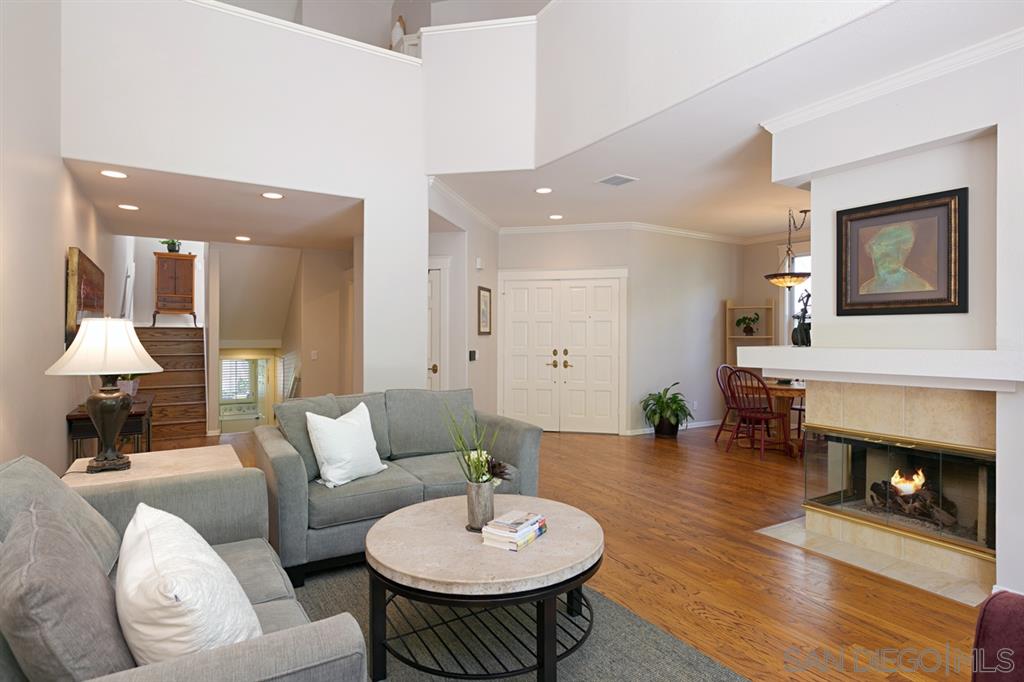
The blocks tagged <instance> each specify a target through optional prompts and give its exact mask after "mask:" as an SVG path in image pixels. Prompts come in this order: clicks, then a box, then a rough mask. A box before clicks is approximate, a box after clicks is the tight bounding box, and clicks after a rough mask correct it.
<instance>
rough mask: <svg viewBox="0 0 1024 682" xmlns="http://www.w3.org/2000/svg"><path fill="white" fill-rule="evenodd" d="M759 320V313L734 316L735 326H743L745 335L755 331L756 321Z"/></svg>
mask: <svg viewBox="0 0 1024 682" xmlns="http://www.w3.org/2000/svg"><path fill="white" fill-rule="evenodd" d="M760 321H761V314H760V313H754V314H753V315H742V316H740V317H737V318H736V326H737V327H742V328H743V333H744V334H746V335H747V336H753V335H754V334H755V333H756V332H757V326H756V325H757V323H758V322H760Z"/></svg>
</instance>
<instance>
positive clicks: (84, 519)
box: [0, 457, 366, 682]
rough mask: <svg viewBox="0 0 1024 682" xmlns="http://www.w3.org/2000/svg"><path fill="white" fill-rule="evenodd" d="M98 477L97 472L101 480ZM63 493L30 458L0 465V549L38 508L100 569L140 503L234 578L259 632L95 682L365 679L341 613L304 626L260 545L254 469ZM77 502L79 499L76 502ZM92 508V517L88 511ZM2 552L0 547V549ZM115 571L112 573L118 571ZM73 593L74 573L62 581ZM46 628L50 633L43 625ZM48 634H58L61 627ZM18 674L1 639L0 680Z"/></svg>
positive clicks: (359, 652) (261, 500) (358, 636)
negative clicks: (57, 517)
mask: <svg viewBox="0 0 1024 682" xmlns="http://www.w3.org/2000/svg"><path fill="white" fill-rule="evenodd" d="M99 475H102V474H99ZM78 490H79V491H81V495H79V493H78V492H76V491H75V490H72V489H70V488H68V487H67V486H66V485H65V484H64V483H63V481H61V480H59V479H58V478H57V477H56V476H55V475H54V474H53V473H52V472H50V471H49V469H47V468H46V467H45V466H43V465H42V464H40V463H39V462H36V461H35V460H32V459H30V458H28V457H20V458H18V459H15V460H12V461H9V462H3V463H0V542H2V541H3V539H4V538H5V537H6V536H7V532H8V530H9V529H10V527H11V523H12V522H13V520H14V518H15V517H16V516H17V514H18V513H20V512H21V511H23V510H25V509H28V508H29V507H30V506H31V505H32V504H33V503H41V504H44V505H47V506H48V507H49V508H51V509H53V510H54V511H56V512H59V513H60V514H61V515H62V517H63V518H66V519H68V520H69V525H71V526H72V527H73V528H75V530H77V531H78V534H79V535H80V536H81V537H82V538H83V539H84V540H85V541H86V542H87V543H88V544H90V545H92V546H94V547H97V548H101V549H97V551H101V550H102V553H103V555H104V556H105V557H106V564H105V565H104V566H103V569H104V570H106V567H107V565H112V564H114V562H115V561H116V559H117V550H118V548H119V546H120V538H121V534H122V533H123V532H124V529H125V527H126V526H127V525H128V522H129V521H130V520H131V518H132V516H133V515H134V512H135V508H136V507H137V506H138V504H139V503H140V502H145V503H146V504H148V505H150V506H152V507H156V508H158V509H163V510H165V511H168V512H170V513H172V514H175V515H177V516H179V517H181V518H182V519H184V520H185V521H187V522H188V523H189V524H190V525H192V527H193V528H195V529H196V530H197V531H198V532H199V533H200V534H201V535H202V536H203V537H204V538H205V539H206V540H207V542H209V543H210V544H211V545H213V548H214V549H215V550H216V551H217V553H218V554H219V555H220V556H221V557H222V558H223V559H224V561H225V562H226V563H227V564H228V566H229V567H230V568H231V570H232V572H234V574H235V576H236V577H237V578H238V580H239V582H240V583H241V584H242V587H243V588H244V589H245V593H246V595H247V596H248V597H249V600H250V601H251V602H252V604H253V608H254V609H255V611H256V614H257V616H258V617H259V620H260V625H261V626H262V628H263V632H264V635H263V636H262V637H257V638H256V639H252V640H249V641H246V642H241V643H239V644H233V645H229V646H225V647H220V648H217V649H212V650H209V651H203V652H199V653H196V654H191V655H188V656H183V657H181V658H178V659H174V660H171V661H164V662H162V663H155V664H152V665H146V666H141V667H137V668H131V669H129V670H125V671H122V672H118V673H114V674H113V675H107V676H105V677H102V678H99V679H101V680H104V682H118V681H122V680H123V681H124V682H172V681H175V680H247V681H248V680H275V681H295V682H297V681H298V680H341V681H344V682H363V680H365V679H366V655H365V644H364V641H363V635H362V632H361V631H360V629H359V625H358V624H357V623H356V621H355V619H354V618H353V617H352V616H351V615H350V614H347V613H343V614H339V615H336V616H333V617H331V618H327V619H325V620H321V621H317V622H315V623H310V622H309V619H308V618H307V617H306V613H305V611H304V610H303V609H302V606H300V605H299V603H298V602H297V601H296V600H295V592H294V591H293V590H292V586H291V584H290V582H289V580H288V577H287V576H286V575H285V573H284V571H283V570H282V569H281V564H280V562H279V561H278V559H277V556H276V555H275V554H274V551H273V549H271V547H270V545H269V544H267V540H266V538H267V531H268V528H267V497H266V483H265V481H264V477H263V474H262V472H260V471H259V470H256V469H235V470H230V471H222V472H212V473H204V474H195V475H182V476H173V477H167V478H159V479H151V480H147V481H140V482H118V483H109V484H103V483H101V484H97V485H92V486H88V487H83V488H79V489H78ZM83 498H84V500H85V501H87V502H88V504H86V502H83ZM89 505H92V507H93V508H94V509H96V510H98V511H99V516H97V515H96V514H95V512H93V511H92V510H90V509H89ZM2 551H3V546H2V545H0V552H2ZM116 570H117V569H116V565H115V566H113V568H111V570H110V575H111V577H113V575H115V574H116ZM67 585H68V589H74V588H75V579H74V576H69V577H68V580H67ZM48 627H49V626H48ZM53 627H55V628H59V627H60V624H59V623H54V624H53ZM25 679H26V678H25V675H24V673H23V672H22V670H21V667H20V666H19V665H18V662H17V659H15V657H14V655H13V653H12V652H11V649H10V647H9V646H8V644H7V642H6V641H5V640H4V638H3V637H2V636H0V680H4V682H7V681H8V680H10V681H12V682H24V680H25Z"/></svg>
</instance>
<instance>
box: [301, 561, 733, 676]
mask: <svg viewBox="0 0 1024 682" xmlns="http://www.w3.org/2000/svg"><path fill="white" fill-rule="evenodd" d="M584 589H585V592H586V595H587V598H588V599H589V600H590V604H591V607H592V609H593V618H594V628H593V631H592V633H591V635H590V638H589V639H587V641H586V642H584V643H583V645H582V646H581V647H580V648H579V650H577V651H575V652H574V653H572V654H571V655H569V656H568V657H567V658H565V659H563V660H562V661H560V662H559V664H558V677H559V679H560V680H578V681H583V680H586V681H587V682H598V681H603V680H630V681H634V680H635V681H640V682H655V681H657V682H662V681H664V682H668V681H669V680H672V681H677V680H699V681H705V680H706V681H709V682H710V681H714V682H718V681H719V680H729V681H731V680H743V679H745V678H743V677H740V676H739V675H737V674H736V673H734V672H732V671H731V670H729V669H728V668H726V667H724V666H722V665H720V664H719V663H717V662H715V661H713V660H712V659H710V658H708V657H707V656H705V655H704V654H702V653H700V652H699V651H697V650H696V649H694V648H693V647H692V646H690V645H688V644H686V643H684V642H681V641H679V640H678V639H676V638H675V637H673V636H671V635H669V634H668V633H666V632H664V631H663V630H661V629H659V628H657V627H655V626H654V625H652V624H651V623H649V622H647V621H645V620H643V619H642V618H640V617H639V616H637V615H636V614H635V613H633V612H632V611H630V610H629V609H626V608H624V607H622V606H619V605H618V604H616V603H615V602H613V601H611V600H610V599H607V598H606V597H604V596H602V595H601V594H600V593H598V592H595V591H594V590H591V589H589V588H584ZM296 594H297V595H298V598H299V602H300V603H301V604H302V606H303V608H305V609H306V613H308V614H309V617H310V618H311V619H313V620H321V619H323V618H328V617H330V616H333V615H336V614H338V613H342V612H344V611H348V612H349V613H351V614H352V615H353V616H355V619H356V620H357V621H358V622H359V624H360V626H361V627H362V629H363V636H364V637H367V628H368V626H369V622H370V618H369V586H368V580H367V574H366V569H365V568H364V567H362V566H353V567H349V568H343V569H339V570H336V571H329V572H325V573H319V574H314V575H312V576H310V577H308V578H307V579H306V585H305V586H304V587H301V588H299V589H297V590H296ZM563 606H564V604H563ZM404 613H408V614H409V616H410V617H411V618H412V619H413V620H416V618H417V614H419V613H421V612H417V611H415V608H414V606H413V605H410V604H406V605H405V609H404ZM502 617H507V618H509V619H512V618H516V619H519V620H521V621H526V625H529V618H528V610H526V611H523V612H516V613H514V614H510V615H507V616H506V615H502ZM426 618H427V619H429V618H430V616H429V615H427V616H426ZM488 622H490V623H491V624H492V627H493V629H494V630H497V631H499V632H500V631H501V629H500V628H501V627H504V625H502V624H501V623H498V622H496V621H494V620H491V621H488ZM513 622H514V621H513ZM419 624H421V623H416V625H419ZM520 627H522V626H520ZM571 627H572V626H571V624H569V627H568V628H567V629H566V630H565V631H566V632H569V631H571ZM476 629H477V630H478V631H483V627H479V628H476ZM511 631H512V630H506V631H505V632H511ZM445 632H446V633H448V634H446V635H445V637H446V638H447V637H451V641H450V642H445V643H442V642H441V641H440V640H438V644H439V645H443V644H450V646H451V648H452V649H455V650H457V649H458V646H459V642H458V641H456V640H455V638H456V637H457V636H458V634H457V633H456V632H455V631H451V630H446V631H445ZM482 634H483V636H484V638H487V637H488V635H487V633H486V632H483V633H482ZM468 637H470V635H469V634H468V633H467V638H468ZM507 639H509V640H511V638H507ZM527 639H528V638H527ZM414 644H415V641H414ZM496 649H497V647H496ZM501 650H502V651H504V650H503V649H501ZM410 653H415V654H416V655H417V656H418V657H424V656H425V654H424V653H423V652H422V651H419V652H410ZM508 653H509V655H513V654H514V645H513V649H509V650H508ZM424 660H427V659H426V658H424ZM388 673H389V677H388V680H390V681H392V682H406V681H412V680H437V679H442V678H439V677H433V676H430V675H427V674H425V673H422V672H419V671H417V670H414V669H413V668H410V667H408V666H407V665H405V664H403V663H402V662H400V661H398V660H396V659H395V658H394V657H393V656H391V655H389V656H388ZM509 679H514V680H522V681H525V680H533V679H535V675H534V674H529V675H522V676H519V677H515V678H509Z"/></svg>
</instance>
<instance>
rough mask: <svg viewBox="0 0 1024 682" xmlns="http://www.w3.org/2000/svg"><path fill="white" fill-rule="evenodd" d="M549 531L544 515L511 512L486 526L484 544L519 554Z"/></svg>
mask: <svg viewBox="0 0 1024 682" xmlns="http://www.w3.org/2000/svg"><path fill="white" fill-rule="evenodd" d="M547 530H548V521H547V518H545V517H544V516H543V515H542V514H535V513H533V512H522V511H510V512H508V513H507V514H502V515H501V516H499V517H498V518H496V519H494V520H493V521H491V522H490V523H488V524H487V525H486V526H484V528H483V536H484V544H485V545H488V546H490V547H498V548H499V549H507V550H508V551H510V552H518V551H520V550H521V549H523V548H524V547H526V546H527V545H529V544H530V543H531V542H533V541H534V540H536V539H537V538H539V537H540V536H541V535H544V533H546V532H547Z"/></svg>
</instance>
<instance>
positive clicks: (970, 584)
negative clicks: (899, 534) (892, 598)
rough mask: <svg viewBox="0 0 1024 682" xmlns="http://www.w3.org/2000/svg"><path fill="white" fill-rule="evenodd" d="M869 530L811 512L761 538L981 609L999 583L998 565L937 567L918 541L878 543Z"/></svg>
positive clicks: (946, 563) (763, 531) (951, 563)
mask: <svg viewBox="0 0 1024 682" xmlns="http://www.w3.org/2000/svg"><path fill="white" fill-rule="evenodd" d="M819 517H821V518H819ZM837 522H838V523H837ZM808 526H809V527H810V528H813V529H814V530H811V529H809V528H808ZM844 526H848V527H844ZM855 526H856V527H857V528H855ZM871 530H873V529H870V528H869V527H867V526H863V525H859V524H856V523H855V522H849V521H846V520H844V519H839V518H827V517H825V515H824V514H816V513H815V512H813V511H811V512H808V515H807V517H801V518H798V519H793V520H792V521H785V522H783V523H778V524H776V525H774V526H768V527H767V528H762V529H761V530H759V531H757V532H759V533H761V534H762V535H767V536H768V537H772V538H775V539H776V540H781V541H783V542H788V543H789V544H791V545H796V546H797V547H802V548H804V549H806V550H808V551H811V552H814V553H815V554H821V555H822V556H826V557H829V558H830V559H835V560H836V561H841V562H843V563H845V564H850V565H852V566H857V567H858V568H862V569H864V570H866V571H870V572H871V573H877V574H878V575H881V576H884V577H886V578H891V579H892V580H897V581H899V582H902V583H906V584H908V585H911V586H913V587H917V588H920V589H922V590H925V591H927V592H931V593H932V594H936V595H939V596H941V597H946V598H948V599H953V600H955V601H958V602H960V603H963V604H967V605H968V606H977V605H978V604H980V603H981V602H982V601H984V600H985V598H986V597H988V596H989V594H991V592H992V585H993V583H994V582H995V564H994V563H991V562H985V561H984V560H978V561H979V563H977V564H975V563H971V562H970V561H969V560H970V559H971V558H970V557H964V559H965V560H964V561H962V562H961V561H958V560H957V558H956V557H953V556H951V557H949V558H947V560H946V561H941V560H939V561H935V560H934V557H930V556H928V555H927V550H925V552H924V555H923V556H922V555H921V552H919V550H920V549H921V548H920V547H918V545H919V544H923V543H920V542H919V541H915V540H912V539H909V538H907V539H905V540H906V541H908V542H910V543H914V544H910V545H909V546H903V545H902V543H901V544H896V543H892V542H888V541H886V540H883V539H881V538H875V537H874V536H873V535H872V534H871V532H870V531H871ZM833 536H836V537H833ZM844 537H846V538H847V539H843V538H844ZM889 537H895V536H889ZM875 542H879V544H876V545H875V547H876V548H874V549H869V548H868V547H865V546H864V545H865V544H872V543H875ZM907 557H912V558H916V559H932V560H931V561H930V562H929V563H930V565H924V564H923V563H918V562H917V561H913V560H911V559H910V558H907ZM934 566H943V567H944V568H947V569H949V570H950V571H956V573H954V572H947V571H942V570H937V569H936V568H934Z"/></svg>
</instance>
